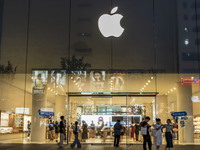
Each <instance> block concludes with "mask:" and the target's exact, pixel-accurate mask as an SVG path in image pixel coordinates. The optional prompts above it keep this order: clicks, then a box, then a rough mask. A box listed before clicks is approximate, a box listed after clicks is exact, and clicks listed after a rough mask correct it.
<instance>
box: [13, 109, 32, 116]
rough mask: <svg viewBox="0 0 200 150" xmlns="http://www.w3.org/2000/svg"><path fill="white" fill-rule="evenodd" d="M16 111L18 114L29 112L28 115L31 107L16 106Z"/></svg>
mask: <svg viewBox="0 0 200 150" xmlns="http://www.w3.org/2000/svg"><path fill="white" fill-rule="evenodd" d="M15 113H16V114H27V115H29V108H24V107H17V108H15Z"/></svg>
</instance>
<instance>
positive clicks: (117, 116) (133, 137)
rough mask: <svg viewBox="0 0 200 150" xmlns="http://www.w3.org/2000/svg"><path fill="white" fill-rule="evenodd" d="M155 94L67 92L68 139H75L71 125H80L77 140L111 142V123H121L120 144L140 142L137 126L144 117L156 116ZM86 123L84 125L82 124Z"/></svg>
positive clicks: (89, 142) (100, 142) (95, 142)
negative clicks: (76, 122) (75, 123)
mask: <svg viewBox="0 0 200 150" xmlns="http://www.w3.org/2000/svg"><path fill="white" fill-rule="evenodd" d="M155 98H156V94H155V93H153V94H152V93H151V94H145V95H136V94H134V95H133V94H125V93H123V94H119V93H118V94H115V95H114V94H83V93H82V94H81V95H80V94H74V93H73V95H72V94H71V95H70V94H69V99H68V105H67V110H68V113H67V114H69V115H68V116H67V123H68V126H69V128H68V132H67V137H68V138H67V141H68V143H72V142H73V140H74V135H73V130H72V128H73V126H74V122H75V121H78V122H79V126H80V128H81V133H79V140H80V141H81V142H82V143H85V144H113V140H114V125H115V123H116V121H117V120H120V123H121V124H122V125H123V130H121V140H120V143H121V144H139V143H140V140H141V135H140V134H139V132H137V131H136V126H137V125H139V123H140V122H141V121H142V118H143V117H145V116H150V117H151V118H152V120H153V118H155V111H156V107H155ZM84 124H85V125H84Z"/></svg>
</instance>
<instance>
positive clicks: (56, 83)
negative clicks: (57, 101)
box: [51, 70, 66, 92]
mask: <svg viewBox="0 0 200 150" xmlns="http://www.w3.org/2000/svg"><path fill="white" fill-rule="evenodd" d="M65 86H66V70H59V71H57V70H52V71H51V87H52V88H56V90H57V91H62V92H65V91H66V89H65Z"/></svg>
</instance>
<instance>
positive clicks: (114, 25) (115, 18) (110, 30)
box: [98, 7, 124, 37]
mask: <svg viewBox="0 0 200 150" xmlns="http://www.w3.org/2000/svg"><path fill="white" fill-rule="evenodd" d="M117 9H118V7H114V8H113V9H112V10H111V15H109V14H104V15H102V16H101V17H100V18H99V20H98V26H99V30H100V32H101V34H102V35H103V36H104V37H110V36H114V37H119V36H121V35H122V33H123V32H124V28H122V27H121V25H120V21H121V19H122V18H123V16H122V15H121V14H114V13H116V11H117ZM113 14H114V15H113Z"/></svg>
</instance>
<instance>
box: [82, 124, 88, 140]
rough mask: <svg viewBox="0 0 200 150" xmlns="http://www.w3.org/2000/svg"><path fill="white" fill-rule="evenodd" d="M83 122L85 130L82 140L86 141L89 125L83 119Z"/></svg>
mask: <svg viewBox="0 0 200 150" xmlns="http://www.w3.org/2000/svg"><path fill="white" fill-rule="evenodd" d="M82 123H83V125H82V130H83V133H82V141H83V142H85V141H86V139H88V126H87V124H86V122H85V121H82Z"/></svg>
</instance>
